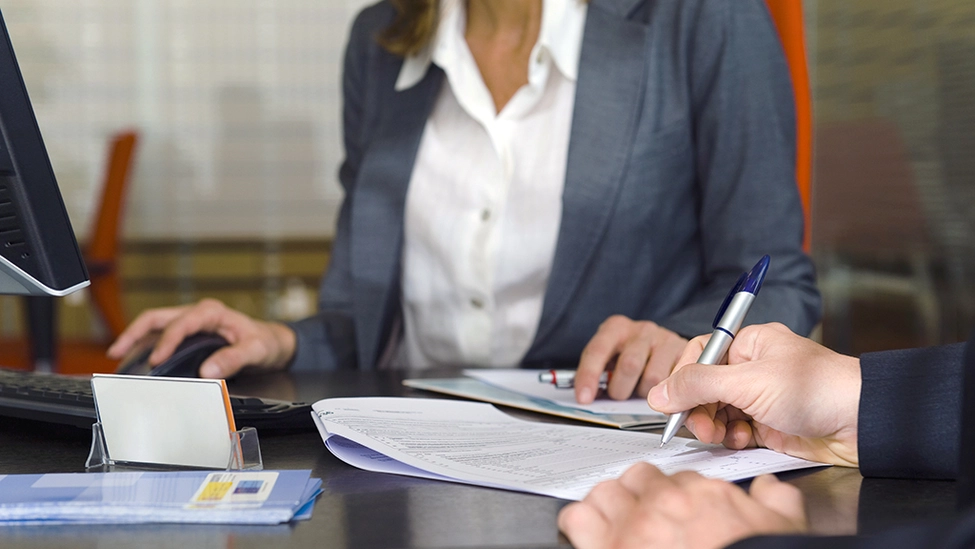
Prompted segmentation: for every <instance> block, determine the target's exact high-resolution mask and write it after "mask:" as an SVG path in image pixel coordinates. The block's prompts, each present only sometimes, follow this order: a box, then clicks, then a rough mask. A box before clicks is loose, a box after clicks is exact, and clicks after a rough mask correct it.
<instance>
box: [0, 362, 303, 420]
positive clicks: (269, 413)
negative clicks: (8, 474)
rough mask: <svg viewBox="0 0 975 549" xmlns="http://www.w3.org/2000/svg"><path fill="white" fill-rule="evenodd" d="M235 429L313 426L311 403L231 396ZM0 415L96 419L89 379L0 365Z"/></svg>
mask: <svg viewBox="0 0 975 549" xmlns="http://www.w3.org/2000/svg"><path fill="white" fill-rule="evenodd" d="M230 406H231V407H232V408H233V410H234V422H235V423H236V424H237V428H238V429H239V428H241V427H254V428H256V429H257V430H258V432H259V433H260V432H264V431H268V430H293V429H314V428H315V424H314V422H313V421H312V418H311V406H310V405H308V404H305V403H303V402H287V401H283V400H273V399H268V398H257V397H242V396H234V395H231V396H230ZM0 416H6V417H15V418H22V419H33V420H38V421H46V422H50V423H60V424H64V425H75V426H77V427H83V428H85V429H90V428H91V424H92V423H94V422H95V417H96V416H95V399H94V398H93V397H92V394H91V380H90V379H89V378H86V377H73V376H66V375H58V374H44V373H38V372H25V371H22V370H7V369H2V368H0Z"/></svg>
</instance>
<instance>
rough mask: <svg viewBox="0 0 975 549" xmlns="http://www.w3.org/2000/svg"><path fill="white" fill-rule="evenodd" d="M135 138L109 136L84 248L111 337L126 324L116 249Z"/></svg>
mask: <svg viewBox="0 0 975 549" xmlns="http://www.w3.org/2000/svg"><path fill="white" fill-rule="evenodd" d="M138 140H139V136H138V134H137V133H136V132H135V131H131V130H130V131H124V132H121V133H118V134H116V135H115V137H114V138H113V139H112V148H111V153H110V155H109V160H108V166H107V169H106V175H105V186H104V187H103V188H102V197H101V201H100V203H99V204H100V206H99V210H98V215H96V216H95V224H94V227H93V228H92V232H91V233H90V234H89V236H88V244H87V245H86V246H85V250H84V256H85V264H86V265H87V266H88V276H89V277H90V278H91V287H90V288H89V291H90V293H91V299H92V303H93V304H94V305H95V308H96V309H97V310H98V312H99V313H100V314H101V317H102V320H104V321H105V327H106V328H107V330H108V333H109V334H110V335H111V337H112V339H115V338H116V337H118V335H119V334H121V333H122V330H124V329H125V326H126V318H125V308H124V307H123V306H122V288H121V283H120V278H119V272H118V250H119V241H120V238H119V235H120V234H121V230H120V226H121V223H122V219H123V206H124V204H125V192H126V189H127V187H128V182H129V179H130V177H131V174H132V166H133V164H134V162H133V161H134V158H135V147H136V143H138Z"/></svg>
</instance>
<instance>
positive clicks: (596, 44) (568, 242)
mask: <svg viewBox="0 0 975 549" xmlns="http://www.w3.org/2000/svg"><path fill="white" fill-rule="evenodd" d="M633 4H634V2H633V1H632V0H617V1H613V2H595V1H594V2H593V3H592V5H590V6H589V10H588V15H587V16H586V28H585V32H584V35H583V41H582V52H581V56H580V60H579V78H578V81H577V83H576V97H575V107H574V110H573V117H572V132H571V134H570V137H569V153H568V163H567V166H566V176H565V190H564V192H563V196H562V221H561V226H560V228H559V238H558V243H557V244H556V248H555V258H554V260H553V263H552V273H551V275H550V276H549V282H548V288H547V291H546V293H545V303H544V305H543V306H542V317H541V320H540V321H539V326H538V332H537V333H536V336H535V342H534V344H533V346H537V345H538V344H539V343H540V342H542V341H543V340H544V338H546V337H547V336H548V335H550V334H551V332H552V330H553V329H554V328H555V326H556V325H557V321H558V320H559V317H561V316H562V315H563V314H564V313H565V311H566V308H567V306H568V304H569V301H570V299H571V297H572V295H573V294H574V293H575V291H576V288H577V287H578V285H579V283H580V281H581V279H582V276H583V274H584V273H585V271H586V267H587V265H588V263H589V261H591V259H592V255H593V253H594V252H595V250H596V247H597V246H598V245H599V244H600V241H601V237H602V235H603V232H604V231H605V229H606V226H607V224H608V222H609V219H610V216H611V215H612V212H613V207H614V204H615V202H616V197H617V194H618V191H619V187H620V184H621V179H622V176H623V170H624V168H625V166H626V161H627V158H628V157H629V154H630V143H631V142H632V137H633V134H634V132H635V128H636V122H637V120H638V116H637V113H638V109H639V107H640V105H641V101H642V97H643V90H644V87H645V80H646V76H645V71H646V59H645V51H646V50H645V47H646V41H647V30H646V29H647V27H646V26H645V25H643V24H641V23H637V22H633V21H628V20H626V19H625V15H626V10H628V9H629V8H631V7H632V6H633ZM529 352H530V351H529Z"/></svg>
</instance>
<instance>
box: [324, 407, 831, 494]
mask: <svg viewBox="0 0 975 549" xmlns="http://www.w3.org/2000/svg"><path fill="white" fill-rule="evenodd" d="M312 410H313V411H314V417H315V421H316V423H317V424H318V427H319V431H320V432H321V435H322V438H323V439H324V440H325V446H326V447H328V449H329V450H330V451H331V452H332V453H333V454H335V455H336V456H337V457H338V458H339V459H341V460H343V461H345V462H346V463H348V464H350V465H353V466H355V467H359V468H361V469H366V470H369V471H379V472H384V473H396V474H401V475H410V476H416V477H424V478H432V479H438V480H449V481H453V482H463V483H467V484H476V485H480V486H490V487H494V488H505V489H509V490H518V491H523V492H530V493H534V494H542V495H547V496H553V497H558V498H564V499H574V500H579V499H582V498H583V497H585V495H586V494H588V493H589V491H590V490H591V489H592V488H593V487H594V486H595V485H596V484H597V483H599V482H601V481H604V480H609V479H612V478H616V477H618V476H619V475H620V474H622V473H623V471H625V470H626V469H627V468H629V467H630V466H631V465H633V464H634V463H637V462H639V461H646V462H650V463H652V464H654V465H656V466H657V467H658V468H660V469H661V470H662V471H663V472H665V473H668V474H670V473H675V472H677V471H697V472H698V473H700V474H701V475H704V476H706V477H712V478H719V479H724V480H741V479H746V478H751V477H754V476H757V475H760V474H764V473H776V472H780V471H788V470H791V469H802V468H807V467H818V466H821V465H822V464H821V463H814V462H811V461H806V460H804V459H799V458H794V457H791V456H787V455H785V454H779V453H776V452H773V451H771V450H766V449H764V448H754V449H749V450H738V451H735V450H729V449H727V448H724V447H722V446H715V445H711V444H703V443H701V442H698V441H696V440H691V439H686V438H680V437H678V438H674V439H673V440H672V441H671V442H669V443H668V444H667V445H666V446H664V447H663V448H661V447H660V435H658V434H651V433H641V432H633V431H620V430H615V429H601V428H598V427H584V426H580V425H558V424H552V423H538V422H534V421H524V420H519V419H515V418H513V417H511V416H509V415H507V414H505V413H504V412H501V411H500V410H498V409H496V408H494V407H493V406H491V405H489V404H481V403H476V402H463V401H454V400H439V399H426V398H415V399H414V398H379V397H377V398H332V399H326V400H321V401H318V402H316V403H315V404H314V405H313V406H312Z"/></svg>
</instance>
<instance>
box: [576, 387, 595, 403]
mask: <svg viewBox="0 0 975 549" xmlns="http://www.w3.org/2000/svg"><path fill="white" fill-rule="evenodd" d="M592 399H593V394H592V389H590V388H588V387H586V388H585V389H581V390H580V391H579V402H581V403H582V404H589V403H590V402H592Z"/></svg>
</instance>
